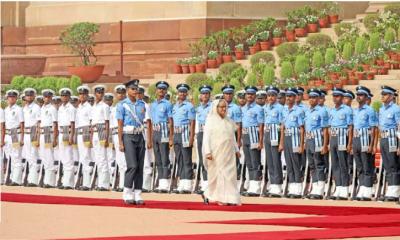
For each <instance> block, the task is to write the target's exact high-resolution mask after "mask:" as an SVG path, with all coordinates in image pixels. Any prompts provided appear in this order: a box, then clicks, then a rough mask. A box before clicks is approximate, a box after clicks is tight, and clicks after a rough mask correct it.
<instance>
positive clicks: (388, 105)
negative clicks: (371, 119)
mask: <svg viewBox="0 0 400 240" xmlns="http://www.w3.org/2000/svg"><path fill="white" fill-rule="evenodd" d="M393 104H394V103H393V101H391V102H390V103H389V104H386V105H385V104H383V105H382V106H383V107H384V108H386V109H388V108H390V107H391V106H392V105H393Z"/></svg>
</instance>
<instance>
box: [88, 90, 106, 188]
mask: <svg viewBox="0 0 400 240" xmlns="http://www.w3.org/2000/svg"><path fill="white" fill-rule="evenodd" d="M93 91H94V92H95V103H94V105H93V111H92V132H93V140H92V141H93V153H94V154H93V159H94V160H95V162H96V165H97V175H98V182H97V189H98V190H99V191H108V190H109V187H110V170H109V168H108V166H109V165H108V162H107V147H108V134H109V130H110V107H109V106H108V105H107V104H106V103H105V102H104V101H103V97H104V91H105V86H104V85H96V86H94V87H93Z"/></svg>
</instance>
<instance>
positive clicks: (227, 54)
mask: <svg viewBox="0 0 400 240" xmlns="http://www.w3.org/2000/svg"><path fill="white" fill-rule="evenodd" d="M222 53H223V55H222V59H223V61H224V63H227V62H232V55H231V47H229V45H225V46H223V48H222Z"/></svg>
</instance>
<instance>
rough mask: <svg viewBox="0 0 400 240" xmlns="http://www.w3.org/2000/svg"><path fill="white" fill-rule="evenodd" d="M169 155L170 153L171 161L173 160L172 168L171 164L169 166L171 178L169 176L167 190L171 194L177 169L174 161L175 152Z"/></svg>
mask: <svg viewBox="0 0 400 240" xmlns="http://www.w3.org/2000/svg"><path fill="white" fill-rule="evenodd" d="M170 153H171V159H173V160H172V166H171V164H170V168H171V176H170V182H169V187H168V190H169V192H170V193H171V192H172V189H173V187H174V186H176V184H177V179H176V172H177V171H178V169H177V166H176V164H177V160H176V158H175V151H174V150H171V152H170Z"/></svg>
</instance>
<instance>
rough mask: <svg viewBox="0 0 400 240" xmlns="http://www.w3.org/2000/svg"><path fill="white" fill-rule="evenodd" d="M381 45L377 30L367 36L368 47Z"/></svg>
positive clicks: (372, 48) (375, 47)
mask: <svg viewBox="0 0 400 240" xmlns="http://www.w3.org/2000/svg"><path fill="white" fill-rule="evenodd" d="M380 47H382V43H381V35H380V34H379V33H378V32H375V33H372V34H370V36H369V49H371V50H374V49H378V48H380Z"/></svg>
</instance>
